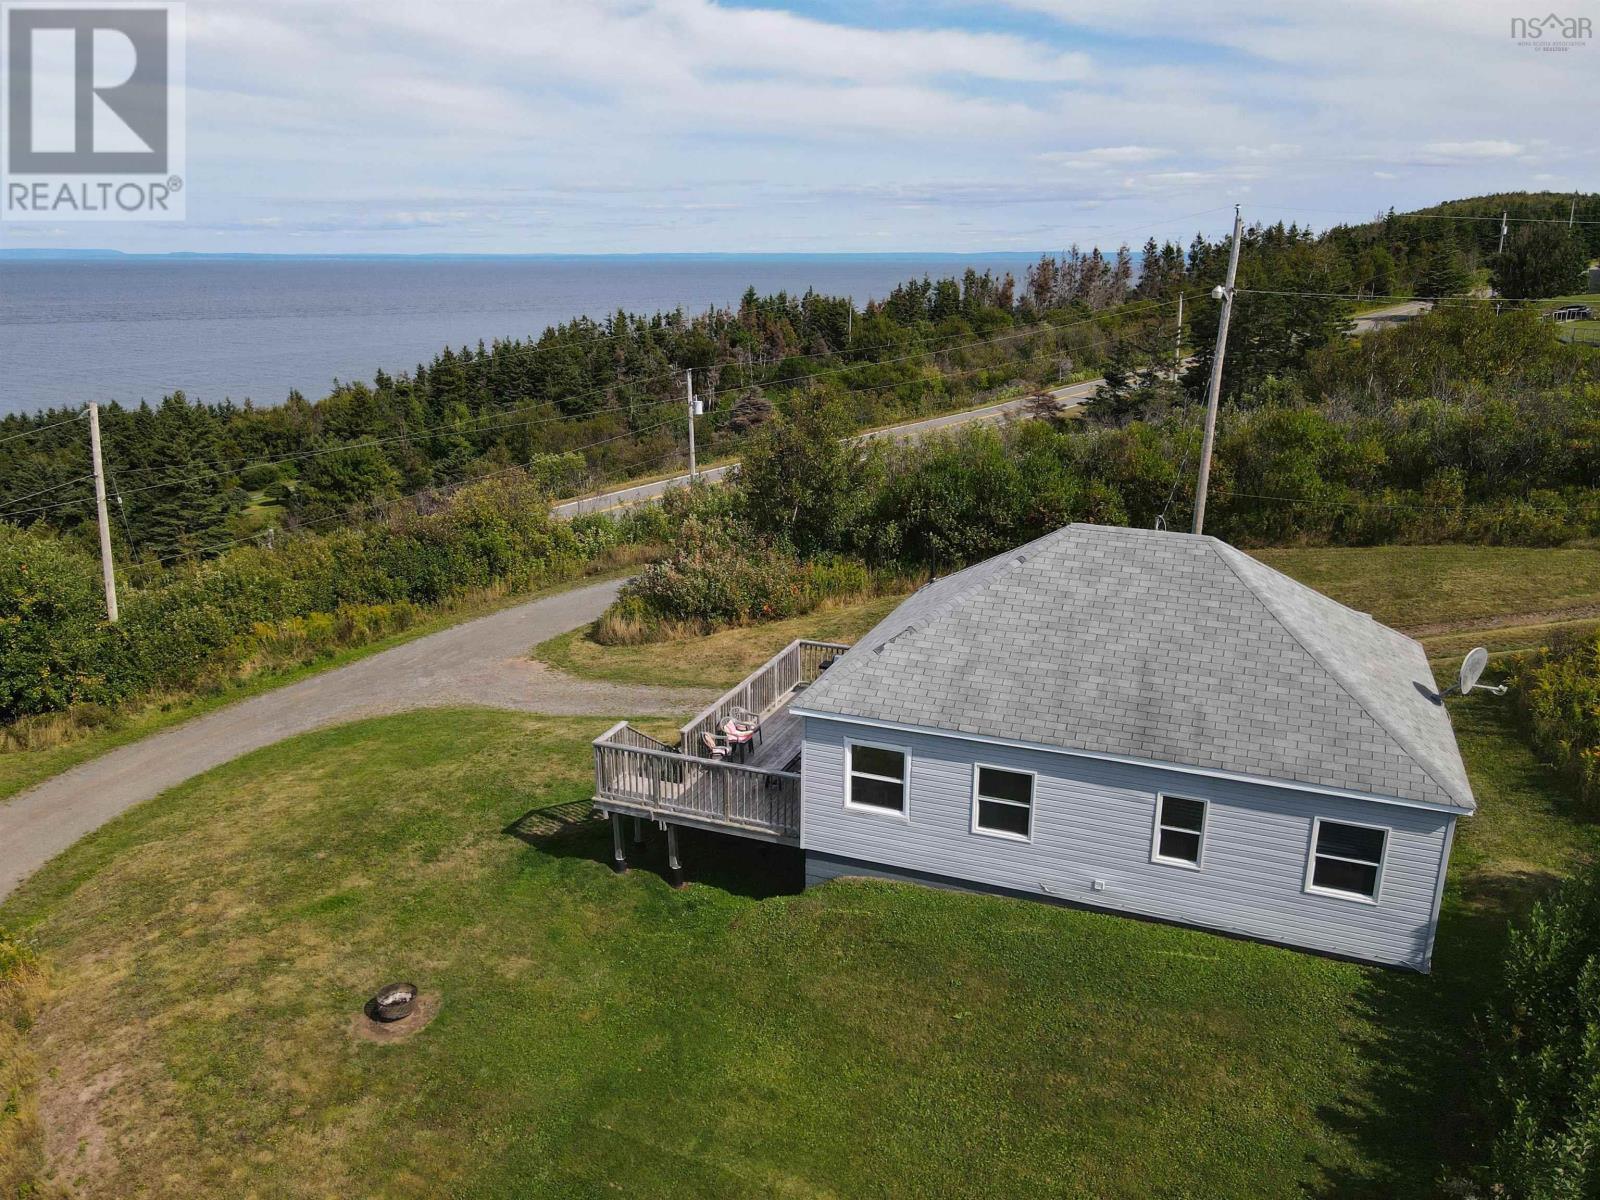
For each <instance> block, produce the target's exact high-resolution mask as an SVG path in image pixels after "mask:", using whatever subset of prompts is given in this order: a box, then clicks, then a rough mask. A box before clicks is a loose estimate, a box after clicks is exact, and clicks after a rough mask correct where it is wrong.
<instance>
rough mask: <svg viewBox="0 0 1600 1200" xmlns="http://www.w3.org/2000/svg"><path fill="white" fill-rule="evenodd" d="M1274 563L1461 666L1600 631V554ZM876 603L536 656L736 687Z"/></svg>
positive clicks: (1273, 556) (1345, 556)
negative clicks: (1490, 654) (1468, 657)
mask: <svg viewBox="0 0 1600 1200" xmlns="http://www.w3.org/2000/svg"><path fill="white" fill-rule="evenodd" d="M1253 553H1254V554H1255V556H1256V557H1257V558H1259V559H1261V560H1262V561H1263V562H1265V563H1268V564H1270V565H1271V566H1273V567H1276V568H1277V569H1278V570H1280V571H1283V572H1285V573H1287V574H1289V575H1292V576H1294V577H1295V578H1296V579H1299V580H1301V581H1302V582H1304V583H1307V584H1310V585H1311V586H1312V587H1315V588H1317V589H1319V590H1321V591H1323V592H1326V593H1327V594H1328V595H1330V596H1332V597H1334V598H1335V599H1336V600H1339V601H1341V602H1342V603H1344V604H1348V605H1350V606H1351V607H1352V608H1358V609H1361V610H1362V611H1363V612H1370V613H1371V614H1372V615H1373V616H1374V617H1376V618H1377V619H1378V620H1380V621H1383V622H1385V623H1387V624H1391V625H1394V626H1396V627H1397V628H1400V629H1404V630H1407V631H1408V632H1411V633H1413V634H1414V635H1416V636H1418V637H1419V638H1420V640H1421V641H1422V643H1423V645H1424V646H1425V647H1426V648H1427V650H1428V653H1429V655H1430V656H1432V657H1436V658H1439V659H1447V658H1455V659H1459V658H1460V657H1461V656H1462V655H1464V654H1465V653H1466V652H1467V651H1468V650H1470V649H1471V648H1472V647H1473V646H1477V645H1486V646H1488V648H1489V649H1490V650H1491V651H1494V652H1497V653H1498V652H1501V651H1507V650H1523V649H1527V648H1529V647H1532V646H1540V645H1545V644H1547V643H1548V642H1549V640H1550V638H1551V637H1553V636H1555V635H1556V634H1557V633H1558V632H1561V631H1564V630H1571V631H1576V632H1582V631H1584V630H1587V629H1592V628H1594V627H1595V626H1596V624H1600V550H1596V549H1572V550H1527V549H1522V548H1519V547H1504V546H1380V547H1371V548H1369V547H1360V548H1340V549H1317V550H1301V549H1295V550H1257V551H1254V552H1253ZM894 603H895V598H882V599H877V600H872V601H870V602H868V603H866V604H855V605H849V606H844V607H839V608H833V609H829V610H825V611H823V612H818V613H812V614H810V615H809V616H804V617H795V618H793V619H792V620H788V621H778V622H773V623H771V624H767V625H755V626H750V627H749V628H745V629H727V630H723V631H722V632H720V633H715V634H713V635H711V636H710V637H706V638H695V639H692V640H688V641H675V642H660V643H656V644H653V645H645V646H601V645H598V644H597V643H595V642H594V641H592V640H591V639H590V638H589V637H588V636H587V633H586V632H585V631H584V630H576V631H574V632H572V633H567V634H563V635H562V636H560V637H558V638H554V639H552V640H551V641H548V642H545V643H543V644H542V645H540V646H538V647H536V648H535V649H534V656H535V657H536V658H539V659H541V660H542V661H544V662H547V663H549V664H551V665H552V666H556V667H560V668H561V669H562V670H564V671H570V672H572V673H573V674H576V675H582V676H585V677H588V678H593V679H605V680H610V681H613V682H620V683H664V684H678V685H683V686H692V685H703V686H707V687H732V686H733V685H734V684H736V683H738V682H739V680H741V679H743V678H744V677H745V676H746V675H747V674H749V673H750V671H751V670H753V669H754V668H755V667H757V666H759V665H760V664H761V663H763V662H765V661H766V660H767V659H768V658H770V657H771V656H772V655H773V654H774V653H776V652H777V651H778V650H781V649H782V648H783V647H784V646H786V645H788V644H789V642H790V641H792V640H793V639H795V638H797V637H810V638H818V639H821V640H824V641H843V642H851V641H854V640H855V639H856V638H859V637H860V636H861V635H862V634H864V633H866V631H867V630H869V629H871V628H872V626H874V625H875V624H877V623H878V621H879V620H881V619H882V618H883V616H884V615H885V614H886V613H887V612H888V611H889V609H891V608H892V607H893V606H894Z"/></svg>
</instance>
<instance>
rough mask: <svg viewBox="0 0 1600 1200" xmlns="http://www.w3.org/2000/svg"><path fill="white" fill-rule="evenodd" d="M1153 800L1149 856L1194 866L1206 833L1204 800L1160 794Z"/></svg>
mask: <svg viewBox="0 0 1600 1200" xmlns="http://www.w3.org/2000/svg"><path fill="white" fill-rule="evenodd" d="M1156 803H1157V808H1156V841H1155V846H1154V847H1153V848H1152V855H1151V856H1152V857H1153V858H1155V859H1156V861H1158V862H1167V863H1176V864H1178V865H1180V866H1185V867H1198V866H1199V865H1200V848H1201V846H1202V845H1203V844H1204V842H1205V836H1206V802H1205V801H1204V800H1187V799H1185V798H1184V797H1182V796H1162V797H1161V798H1160V799H1159V800H1158V801H1157V802H1156Z"/></svg>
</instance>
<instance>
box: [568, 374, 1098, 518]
mask: <svg viewBox="0 0 1600 1200" xmlns="http://www.w3.org/2000/svg"><path fill="white" fill-rule="evenodd" d="M1100 382H1101V381H1100V380H1098V379H1090V380H1087V381H1085V382H1083V383H1074V384H1072V385H1070V386H1069V387H1062V388H1055V389H1054V390H1052V391H1051V393H1050V394H1051V395H1052V396H1054V397H1055V398H1056V399H1057V400H1058V401H1071V400H1075V401H1079V402H1081V401H1083V400H1087V399H1088V398H1089V397H1090V396H1092V395H1094V390H1095V389H1096V388H1097V387H1099V386H1100ZM1029 399H1030V398H1029V397H1027V396H1019V397H1017V398H1016V399H1014V400H1002V401H1001V402H1000V403H999V404H991V405H989V406H987V407H986V408H973V409H968V410H967V411H965V412H955V413H946V414H945V415H944V416H942V417H926V418H924V419H923V420H920V421H909V422H907V423H906V424H904V425H891V426H889V427H888V428H887V429H875V430H873V431H872V432H871V433H862V434H857V435H856V436H855V437H854V438H852V439H851V440H852V441H857V442H870V441H885V440H887V441H896V442H913V441H916V440H917V439H918V438H920V437H926V436H927V435H928V434H930V433H937V432H939V431H940V430H945V429H954V428H956V427H957V426H961V425H992V424H995V423H996V422H999V421H1004V420H1005V419H1006V418H1008V417H1011V416H1015V415H1016V414H1017V413H1020V412H1021V411H1022V410H1023V409H1025V408H1026V407H1027V406H1028V402H1029ZM1073 407H1076V405H1069V410H1070V408H1073ZM738 465H739V464H738V463H724V464H723V465H722V466H720V467H707V468H706V469H705V470H704V471H701V472H700V478H701V479H703V480H705V481H706V482H707V483H716V482H718V481H719V480H721V479H722V478H723V477H724V476H726V475H727V474H728V472H729V471H731V470H733V469H734V467H736V466H738ZM688 485H689V476H688V474H687V473H685V474H683V475H673V476H671V477H670V478H667V479H657V480H654V481H652V482H650V483H640V484H635V485H634V486H632V487H625V488H618V489H617V490H616V491H612V492H602V493H600V494H599V495H598V496H585V497H583V498H582V499H581V500H568V501H567V502H566V503H564V504H557V505H555V506H553V507H552V508H551V510H550V511H551V512H552V513H554V514H555V515H556V516H558V517H567V518H571V517H576V516H579V515H581V514H583V513H593V512H606V511H607V510H609V509H613V508H627V507H629V506H630V505H634V504H642V503H644V502H645V501H648V500H655V499H657V498H658V497H660V496H662V495H664V494H665V493H667V492H669V491H671V490H672V489H673V488H680V487H687V486H688Z"/></svg>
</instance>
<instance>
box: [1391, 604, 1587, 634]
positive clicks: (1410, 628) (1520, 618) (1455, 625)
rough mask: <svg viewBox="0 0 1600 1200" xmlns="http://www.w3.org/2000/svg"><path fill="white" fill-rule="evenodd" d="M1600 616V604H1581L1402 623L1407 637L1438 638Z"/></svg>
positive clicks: (1401, 627)
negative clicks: (1451, 619)
mask: <svg viewBox="0 0 1600 1200" xmlns="http://www.w3.org/2000/svg"><path fill="white" fill-rule="evenodd" d="M1590 617H1600V604H1580V605H1578V606H1577V607H1576V608H1551V609H1545V610H1543V611H1541V612H1525V613H1505V614H1503V615H1500V616H1494V617H1470V618H1468V619H1466V620H1461V621H1437V622H1435V623H1433V624H1431V625H1402V626H1400V631H1401V632H1402V633H1404V634H1406V635H1407V636H1408V637H1414V638H1426V637H1438V636H1439V635H1440V634H1444V633H1469V632H1471V631H1472V630H1475V629H1507V628H1512V627H1516V626H1522V625H1553V624H1555V623H1556V622H1558V621H1583V620H1587V619H1589V618H1590Z"/></svg>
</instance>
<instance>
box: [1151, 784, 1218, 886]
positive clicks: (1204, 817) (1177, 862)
mask: <svg viewBox="0 0 1600 1200" xmlns="http://www.w3.org/2000/svg"><path fill="white" fill-rule="evenodd" d="M1169 794H1170V795H1171V796H1172V798H1173V799H1174V800H1188V801H1190V802H1191V803H1194V804H1198V805H1200V808H1201V812H1200V829H1199V833H1200V853H1199V855H1198V856H1197V857H1196V858H1195V860H1194V861H1193V862H1190V861H1189V860H1188V859H1187V858H1169V857H1168V856H1167V855H1165V854H1162V853H1161V831H1162V830H1163V829H1170V830H1172V832H1174V833H1194V832H1195V830H1193V829H1182V828H1179V827H1178V826H1176V825H1163V824H1162V823H1161V806H1162V805H1163V804H1165V803H1166V802H1167V796H1168V795H1169ZM1209 828H1211V801H1209V800H1202V799H1201V798H1200V797H1199V796H1180V795H1178V794H1176V793H1168V792H1157V793H1156V811H1155V818H1154V820H1152V822H1151V825H1150V861H1151V862H1153V863H1160V864H1161V865H1162V866H1164V867H1182V868H1183V869H1184V870H1186V871H1198V870H1200V868H1201V867H1202V866H1204V865H1205V861H1206V830H1207V829H1209Z"/></svg>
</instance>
